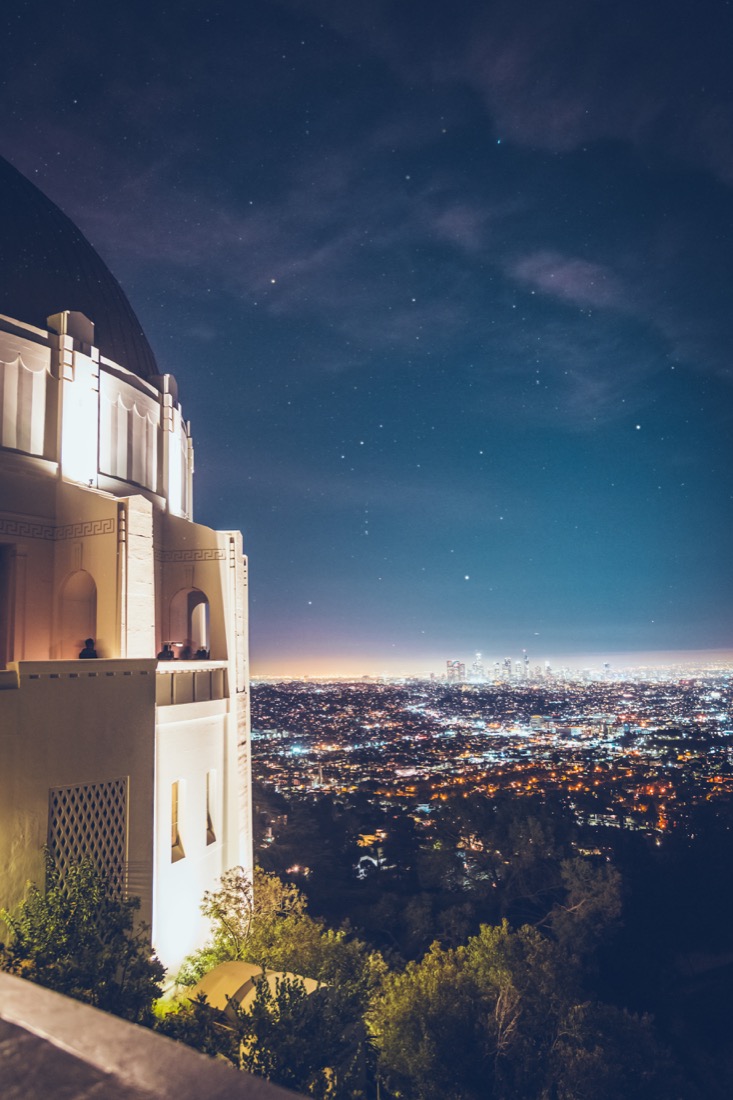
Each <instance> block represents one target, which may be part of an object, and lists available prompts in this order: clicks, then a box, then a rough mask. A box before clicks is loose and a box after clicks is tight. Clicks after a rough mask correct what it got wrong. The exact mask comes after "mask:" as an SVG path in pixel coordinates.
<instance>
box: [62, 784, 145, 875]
mask: <svg viewBox="0 0 733 1100" xmlns="http://www.w3.org/2000/svg"><path fill="white" fill-rule="evenodd" d="M48 848H49V852H50V854H51V856H52V858H53V860H54V862H55V864H56V866H57V867H58V869H59V871H60V873H61V878H62V879H63V877H64V875H65V874H66V871H67V870H68V868H69V866H70V865H71V864H73V863H80V862H81V861H82V860H84V859H89V860H91V861H92V862H93V863H94V864H95V865H96V866H97V867H98V868H99V870H100V871H103V872H104V873H105V874H106V875H107V877H108V879H109V882H110V885H111V887H112V888H113V889H115V890H117V891H119V893H120V894H124V893H125V856H126V848H127V778H126V777H125V778H123V779H112V780H110V781H109V782H107V783H85V784H83V785H81V786H78V787H55V788H53V789H52V790H50V791H49V810H48Z"/></svg>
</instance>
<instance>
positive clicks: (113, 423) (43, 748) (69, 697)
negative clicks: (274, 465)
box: [0, 312, 252, 969]
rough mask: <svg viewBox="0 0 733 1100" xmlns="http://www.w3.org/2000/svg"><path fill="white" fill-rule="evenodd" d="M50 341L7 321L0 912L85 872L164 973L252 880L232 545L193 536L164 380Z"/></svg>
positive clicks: (0, 328)
mask: <svg viewBox="0 0 733 1100" xmlns="http://www.w3.org/2000/svg"><path fill="white" fill-rule="evenodd" d="M48 325H49V327H48V329H41V328H38V327H35V326H31V325H27V324H24V323H23V322H22V321H19V320H15V319H13V318H9V317H3V316H0V905H4V906H6V907H10V908H12V907H13V906H14V905H16V904H17V903H18V901H20V899H21V897H22V896H23V893H24V890H25V887H26V883H27V881H28V880H29V879H30V880H35V881H36V882H42V880H43V848H44V846H45V845H47V844H49V845H50V847H51V848H52V850H53V851H55V852H56V853H57V855H59V858H60V859H61V861H62V862H63V861H64V860H67V861H68V860H70V859H73V858H75V857H76V858H78V856H79V855H81V854H84V853H85V852H86V853H88V854H90V855H91V856H92V857H93V858H95V859H97V860H98V862H100V863H101V864H102V865H107V866H108V869H109V870H110V872H111V873H113V876H115V877H116V879H117V880H118V881H119V882H120V884H121V885H122V886H123V888H124V889H126V890H127V891H128V892H129V893H132V894H136V895H139V896H140V898H141V901H142V916H143V918H144V919H145V920H146V922H147V923H148V924H150V925H151V928H152V936H153V943H154V945H155V947H156V949H157V950H158V953H159V955H160V957H161V959H162V961H163V962H164V963H165V964H166V965H167V966H168V967H169V968H171V969H175V968H176V967H177V966H178V965H179V963H180V962H181V960H182V958H183V957H184V956H185V955H186V954H187V953H189V952H190V951H191V950H193V949H194V948H195V947H197V946H199V945H200V944H201V943H202V942H203V939H204V938H205V936H206V931H207V929H206V928H205V927H204V926H203V925H202V918H201V916H200V912H199V904H200V901H201V896H202V894H203V892H204V890H206V889H210V888H212V887H214V886H215V885H216V882H217V880H218V878H219V876H220V875H221V874H222V873H223V872H224V871H225V870H227V869H228V868H229V867H232V866H235V865H237V864H242V865H244V866H245V867H251V865H252V838H251V812H250V778H249V769H248V764H247V762H248V760H249V701H248V652H247V567H246V559H245V558H244V555H243V547H242V536H241V534H240V533H239V532H238V531H213V530H211V529H209V528H207V527H203V526H202V525H200V524H196V523H194V522H193V519H192V481H193V445H192V442H191V433H190V425H189V424H188V423H187V422H186V421H185V419H184V417H183V414H182V411H181V408H180V404H179V401H178V390H177V385H176V382H175V379H174V378H173V377H172V376H171V375H163V376H156V377H153V378H152V379H150V380H148V381H146V380H144V379H142V378H140V377H138V376H137V375H136V374H135V373H133V372H132V371H130V370H128V369H127V368H126V366H125V365H124V364H120V363H114V362H112V361H111V360H109V359H106V358H104V357H103V356H100V354H99V351H98V349H97V348H96V347H95V345H94V325H93V323H92V320H90V319H88V318H86V317H85V316H83V315H82V314H79V313H73V312H66V313H60V314H56V315H54V316H53V317H50V318H49V320H48ZM88 637H91V638H93V639H94V641H95V647H96V652H97V655H98V657H97V659H96V660H80V659H79V653H80V652H81V650H82V648H83V646H84V641H85V639H86V638H88ZM166 644H169V645H170V646H171V650H172V652H173V653H174V655H175V657H176V659H175V660H172V661H168V660H165V661H164V660H160V661H159V660H158V659H157V657H156V654H158V653H160V652H161V651H162V649H163V647H164V645H166ZM197 651H198V656H196V654H197Z"/></svg>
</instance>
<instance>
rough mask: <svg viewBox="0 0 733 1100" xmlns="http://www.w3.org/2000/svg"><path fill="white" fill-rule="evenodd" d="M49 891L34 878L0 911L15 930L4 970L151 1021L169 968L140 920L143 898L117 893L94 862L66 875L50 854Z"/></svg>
mask: <svg viewBox="0 0 733 1100" xmlns="http://www.w3.org/2000/svg"><path fill="white" fill-rule="evenodd" d="M46 876H47V882H46V890H45V892H44V891H42V890H40V889H39V887H38V886H36V885H35V884H32V885H31V886H30V888H29V891H28V897H27V898H26V899H25V901H23V902H22V903H21V904H20V906H19V907H18V909H17V911H16V912H15V913H13V914H11V913H8V912H7V911H6V910H2V911H0V917H2V920H4V922H5V924H6V925H7V926H8V928H9V930H10V932H11V934H12V936H11V940H10V943H9V944H7V945H4V946H3V947H2V949H1V950H0V968H2V969H4V970H9V971H11V972H12V973H14V974H19V975H20V976H21V977H23V978H28V979H29V980H30V981H34V982H37V983H38V984H39V985H44V986H46V987H47V988H49V989H55V990H57V991H58V992H59V993H65V994H66V995H67V996H69V997H74V998H76V999H77V1000H80V1001H85V1002H86V1003H87V1004H91V1005H94V1006H95V1007H96V1008H102V1009H104V1010H105V1011H106V1012H113V1013H114V1014H115V1015H117V1016H122V1017H124V1019H126V1020H133V1021H136V1022H138V1023H143V1022H148V1021H149V1020H150V1019H151V1013H152V1003H153V1000H154V999H155V998H156V997H159V996H160V993H161V982H162V980H163V977H164V974H165V970H164V968H163V966H162V964H161V963H160V962H159V961H158V960H157V958H156V957H155V955H154V954H153V951H152V949H151V947H150V941H149V938H148V936H147V933H146V930H145V929H144V928H142V927H139V926H136V925H135V913H136V910H137V909H138V908H139V904H140V903H139V900H138V899H137V898H132V899H128V900H124V899H122V898H120V897H119V896H118V895H117V894H116V893H115V892H114V891H113V890H112V889H111V888H110V886H109V883H108V881H107V879H106V878H105V876H104V875H103V874H102V873H101V872H99V871H98V870H97V869H96V868H95V867H94V865H93V864H92V863H89V862H82V863H79V864H75V865H73V866H71V867H70V868H69V869H68V871H67V872H66V874H65V875H64V877H63V879H62V878H61V876H60V875H59V873H58V870H57V869H56V867H55V866H54V864H53V863H52V862H51V861H50V860H48V863H47V871H46Z"/></svg>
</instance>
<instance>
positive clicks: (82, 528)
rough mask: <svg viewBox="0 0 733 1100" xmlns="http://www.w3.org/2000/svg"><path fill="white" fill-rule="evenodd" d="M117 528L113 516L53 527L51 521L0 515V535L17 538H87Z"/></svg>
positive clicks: (111, 532) (113, 531)
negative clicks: (9, 517) (42, 521)
mask: <svg viewBox="0 0 733 1100" xmlns="http://www.w3.org/2000/svg"><path fill="white" fill-rule="evenodd" d="M116 530H117V520H116V519H115V518H114V517H113V516H109V517H108V518H107V519H92V520H87V521H86V522H83V523H65V524H62V525H60V526H59V527H55V526H54V525H53V524H51V523H41V522H38V521H35V520H32V519H3V518H2V517H0V535H16V536H17V537H18V538H26V539H46V540H48V541H49V542H56V541H57V540H59V539H79V538H88V537H89V536H91V535H113V534H114V533H115V532H116Z"/></svg>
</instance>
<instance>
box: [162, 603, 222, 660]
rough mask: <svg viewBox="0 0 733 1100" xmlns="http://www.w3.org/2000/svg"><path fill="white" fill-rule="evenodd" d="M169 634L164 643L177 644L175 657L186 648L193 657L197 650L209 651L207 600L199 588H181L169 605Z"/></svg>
mask: <svg viewBox="0 0 733 1100" xmlns="http://www.w3.org/2000/svg"><path fill="white" fill-rule="evenodd" d="M169 623H170V633H169V637H168V638H164V639H163V640H164V641H171V642H173V643H179V645H180V647H181V648H179V649H178V651H177V656H180V655H181V653H182V652H183V649H184V647H186V646H187V647H188V649H189V651H190V655H191V656H192V657H193V656H194V655H195V654H196V652H197V651H198V650H201V649H205V650H206V652H207V653H208V652H209V651H210V650H211V637H210V626H209V600H208V597H207V596H206V593H205V592H202V591H201V589H200V588H181V589H179V590H178V592H176V594H175V596H173V598H172V600H171V603H170V617H169Z"/></svg>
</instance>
